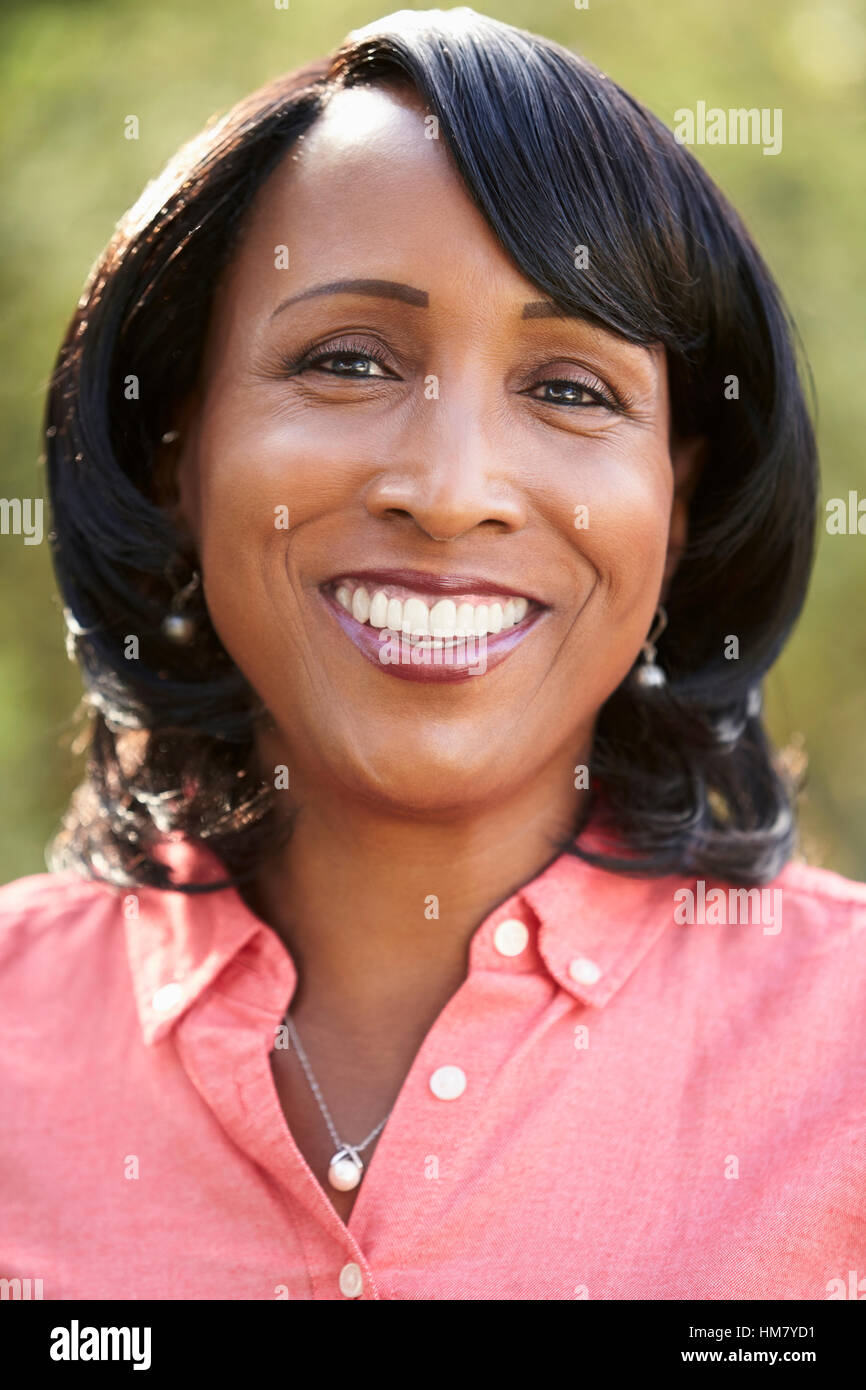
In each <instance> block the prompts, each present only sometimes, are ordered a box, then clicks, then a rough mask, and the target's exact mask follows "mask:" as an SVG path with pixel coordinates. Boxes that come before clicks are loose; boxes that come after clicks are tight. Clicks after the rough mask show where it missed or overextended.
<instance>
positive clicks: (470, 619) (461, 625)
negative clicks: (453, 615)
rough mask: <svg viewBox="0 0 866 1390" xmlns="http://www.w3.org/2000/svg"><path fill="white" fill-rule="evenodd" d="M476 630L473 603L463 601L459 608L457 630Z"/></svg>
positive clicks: (462, 631)
mask: <svg viewBox="0 0 866 1390" xmlns="http://www.w3.org/2000/svg"><path fill="white" fill-rule="evenodd" d="M474 631H475V609H474V608H473V606H472V604H471V603H461V604H459V605H458V608H457V632H458V633H469V632H474Z"/></svg>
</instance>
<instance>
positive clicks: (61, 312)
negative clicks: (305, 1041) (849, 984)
mask: <svg viewBox="0 0 866 1390" xmlns="http://www.w3.org/2000/svg"><path fill="white" fill-rule="evenodd" d="M414 8H419V9H420V8H427V7H426V6H417V7H414ZM384 12H386V11H385V9H384V7H382V6H381V5H378V4H366V3H365V4H362V3H350V2H349V0H326V3H321V0H307V2H306V3H305V2H304V0H290V7H289V8H288V9H281V8H280V9H278V8H277V7H276V5H275V3H274V0H185V2H184V3H182V4H180V5H179V4H178V3H177V0H148V3H134V0H91V3H86V2H85V0H82V2H81V3H75V2H73V3H69V2H68V0H67V3H60V2H59V0H58V2H57V3H41V0H26V3H25V2H24V0H21V3H17V4H16V3H10V0H6V3H5V5H4V7H3V12H2V18H0V72H2V79H0V84H2V93H3V100H2V104H0V122H2V131H3V134H2V155H0V159H2V188H3V195H4V196H3V199H2V203H0V246H2V257H0V265H2V269H0V287H2V296H0V341H2V349H3V356H2V360H3V363H4V367H3V371H2V374H0V410H2V419H3V427H4V444H5V449H4V458H3V472H2V494H3V496H6V497H14V496H18V497H35V496H40V495H44V476H43V473H42V469H41V466H40V464H39V462H38V458H39V453H40V448H41V441H40V421H41V412H42V405H43V397H44V392H45V386H46V382H47V380H48V377H49V374H50V372H51V369H52V365H53V360H54V354H55V352H56V349H57V346H58V343H59V341H60V337H61V334H62V331H63V329H64V327H65V324H66V321H67V320H68V317H69V315H70V313H71V312H72V309H73V307H74V304H75V302H76V300H77V298H78V295H79V293H80V290H81V287H82V285H83V283H84V280H85V277H86V273H87V271H88V270H89V268H90V266H91V264H92V263H93V261H94V260H95V258H96V256H97V255H98V253H99V252H100V250H101V248H102V246H103V245H104V243H105V242H106V241H107V239H108V237H109V235H110V233H111V231H112V228H113V226H114V224H115V222H116V221H117V219H118V218H119V217H120V215H121V214H122V213H123V212H124V210H125V209H126V208H127V207H128V206H129V205H130V204H131V203H132V202H134V200H135V199H136V197H137V196H138V194H139V192H140V190H141V189H142V188H143V186H144V184H145V183H146V181H147V180H148V179H150V178H151V177H153V176H154V175H155V174H156V173H157V172H158V171H159V170H160V169H161V167H162V165H163V164H164V162H165V161H166V159H167V158H168V157H169V156H170V155H171V154H172V153H173V152H174V150H175V149H176V148H177V147H178V145H180V144H181V143H182V142H183V141H184V140H185V139H186V138H187V137H189V136H190V135H192V134H193V133H195V132H196V131H197V130H198V129H200V127H201V126H202V125H203V124H204V123H205V121H206V120H207V119H208V117H210V116H211V115H212V114H213V113H214V112H216V111H222V110H225V109H226V108H227V107H229V106H231V105H232V104H233V103H234V102H235V101H236V100H237V99H238V98H239V97H241V96H243V95H244V94H245V93H246V92H248V91H250V90H251V89H253V88H254V87H256V86H258V85H260V84H261V83H262V82H264V81H265V80H266V79H268V78H269V77H272V76H275V75H277V74H278V73H280V72H283V71H286V70H288V69H289V68H291V67H293V66H295V65H296V64H299V63H301V62H305V61H308V60H309V59H311V58H313V57H315V56H317V55H319V54H322V53H325V52H327V51H329V50H330V49H332V48H333V47H334V46H335V45H336V44H337V43H338V42H339V41H340V40H341V39H342V38H343V37H344V36H345V35H346V33H347V32H348V31H349V30H351V29H353V28H357V27H359V26H361V25H363V24H366V23H368V22H369V21H371V20H373V19H376V18H378V17H379V16H380V15H382V14H383V13H384ZM485 12H487V13H490V14H492V15H494V16H495V17H496V18H498V19H502V20H505V21H507V22H509V23H512V24H516V25H520V26H522V27H524V28H528V29H530V30H533V31H534V32H536V33H540V34H545V35H547V36H549V37H551V38H554V39H557V40H558V41H559V42H561V43H563V44H566V45H568V46H569V47H572V48H575V49H577V50H579V51H581V52H583V53H584V54H585V55H586V56H587V57H588V58H590V59H591V60H592V61H593V62H595V63H596V64H597V65H598V66H599V67H601V68H602V69H603V70H604V71H605V72H607V73H608V74H609V75H610V76H611V77H613V78H615V79H616V80H617V81H618V82H620V83H621V84H622V85H623V86H625V87H626V88H627V89H628V90H630V91H631V92H632V93H634V95H635V96H637V97H638V98H639V99H641V100H642V101H643V102H645V103H646V104H647V105H648V106H650V107H651V108H652V109H653V110H654V111H655V112H656V113H657V114H658V115H659V116H660V117H661V118H662V120H664V121H665V122H666V123H667V124H668V125H671V126H672V125H673V124H674V112H675V111H676V110H677V108H680V107H690V108H694V107H695V105H696V103H697V102H698V101H699V100H703V101H705V102H706V103H707V105H708V106H721V107H723V108H728V107H739V106H745V107H752V106H755V107H758V108H763V107H767V108H771V109H773V108H776V107H780V108H782V110H783V112H784V144H783V149H782V152H781V153H780V154H779V155H778V156H777V157H767V156H764V155H763V154H762V151H761V148H760V147H759V146H701V147H696V148H695V153H696V154H697V155H698V157H699V158H700V159H701V160H702V162H703V163H704V164H705V166H706V167H707V168H708V169H709V171H710V173H711V174H712V175H713V176H714V177H715V178H716V179H717V181H718V182H719V183H720V184H721V186H722V187H723V188H724V189H725V191H726V192H727V193H728V195H729V196H730V197H731V199H732V201H733V202H734V204H735V205H736V206H737V207H738V208H739V210H740V211H741V213H742V215H743V216H744V219H745V221H746V223H747V225H748V226H749V227H750V228H751V230H752V232H753V234H754V235H755V237H756V240H757V242H758V244H759V246H760V247H761V249H762V251H763V252H764V254H765V256H766V258H767V260H768V262H769V264H770V266H771V268H772V269H773V271H774V272H775V274H776V275H777V277H778V280H779V282H780V284H781V287H782V290H783V293H784V294H785V296H786V298H787V300H788V303H789V304H790V306H791V308H792V310H793V313H794V317H795V319H796V320H797V323H798V325H799V329H800V333H801V337H802V340H803V343H804V345H805V350H806V353H807V354H808V358H809V361H810V363H811V368H812V372H813V375H814V381H815V387H816V391H817V398H818V402H819V413H818V430H819V441H820V445H821V451H822V464H823V490H824V497H825V498H829V497H836V496H843V497H844V496H846V495H847V493H848V491H849V489H855V490H856V491H857V492H858V493H859V495H860V496H866V456H864V451H863V448H862V440H863V438H864V435H866V392H864V389H863V384H862V382H861V380H860V372H861V371H863V368H864V357H863V351H862V338H861V335H862V325H863V322H864V298H866V294H864V289H866V286H864V257H863V247H864V245H866V227H864V220H866V211H864V203H863V198H862V190H861V184H862V169H863V147H864V142H863V122H864V103H863V82H864V75H866V19H864V13H863V10H862V8H861V7H860V6H859V5H856V4H854V3H853V0H825V2H822V0H817V2H815V0H813V2H812V3H808V0H761V3H760V4H755V3H754V0H728V3H727V4H724V5H722V4H717V3H710V0H661V3H658V2H657V3H647V2H646V0H589V4H588V6H587V8H585V9H580V8H577V7H576V6H575V5H574V4H569V3H566V0H560V3H552V0H532V3H503V4H500V5H493V6H489V7H485ZM130 114H135V115H137V116H138V118H139V121H140V138H139V140H137V141H134V140H127V139H125V138H124V133H123V130H124V118H125V117H126V116H128V115H130ZM46 529H47V509H46ZM0 566H2V579H3V587H2V599H0V652H2V655H0V766H2V768H3V773H4V796H3V810H2V818H3V819H2V835H0V880H2V881H5V880H7V879H11V878H16V877H19V876H21V875H23V874H25V873H34V872H39V871H41V870H42V868H43V867H44V848H45V844H46V842H47V840H48V838H49V837H50V835H51V834H52V832H53V830H54V828H55V826H56V823H57V820H58V817H59V816H60V814H61V812H62V809H63V806H64V804H65V801H66V798H67V796H68V794H69V791H70V789H71V788H72V786H73V785H74V783H75V782H76V781H77V780H78V776H79V775H80V768H81V765H80V761H76V758H75V757H74V755H73V753H72V751H71V749H70V742H71V740H70V733H71V730H72V727H73V715H74V712H75V708H76V705H77V703H78V700H79V696H80V686H79V681H78V676H77V671H76V668H75V667H74V666H72V665H70V663H69V662H68V661H67V660H66V657H65V653H64V643H63V624H62V619H61V612H60V605H59V601H58V599H57V596H56V594H55V591H54V585H53V579H52V575H51V567H50V559H49V552H48V545H47V543H45V542H44V543H43V544H42V545H32V546H25V545H24V543H23V538H22V537H20V536H2V537H0ZM864 575H866V537H863V536H829V535H827V534H826V531H825V529H824V527H823V525H822V527H821V533H820V541H819V552H818V562H817V567H816V572H815V576H814V579H813V585H812V591H811V597H810V601H809V603H808V605H807V609H806V612H805V614H804V616H803V618H802V620H801V622H800V624H799V627H798V629H797V631H796V633H795V635H794V637H793V638H792V640H791V642H790V644H789V646H788V648H787V649H786V651H785V653H784V655H783V657H782V659H781V661H780V662H779V663H778V665H777V667H776V668H775V670H774V671H773V672H772V674H771V676H770V678H769V680H768V683H767V692H766V693H767V701H768V710H769V722H770V728H771V731H772V733H773V736H774V738H775V739H776V741H777V742H778V743H779V744H782V745H789V744H793V745H794V746H795V748H796V747H802V748H803V749H805V752H806V754H807V755H808V781H807V790H806V793H805V795H804V798H803V801H802V825H803V831H804V841H803V843H804V849H805V850H806V853H807V854H808V857H809V858H810V859H811V860H812V861H813V862H816V863H820V864H824V865H825V866H826V867H828V868H832V869H836V870H838V871H839V872H842V873H846V874H848V875H849V876H851V877H855V878H864V879H866V797H864V771H866V769H864V750H866V688H864V679H863V676H864V671H866V606H864Z"/></svg>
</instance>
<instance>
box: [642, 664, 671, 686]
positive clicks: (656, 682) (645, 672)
mask: <svg viewBox="0 0 866 1390" xmlns="http://www.w3.org/2000/svg"><path fill="white" fill-rule="evenodd" d="M634 678H635V680H636V682H637V684H638V685H639V686H641V687H642V688H643V689H644V690H652V689H658V688H660V687H661V686H663V685H667V683H668V682H667V676H666V675H665V673H664V671H663V670H662V668H661V667H660V666H656V665H655V663H654V662H653V663H651V664H649V665H646V666H638V668H637V670H636V671H635V673H634Z"/></svg>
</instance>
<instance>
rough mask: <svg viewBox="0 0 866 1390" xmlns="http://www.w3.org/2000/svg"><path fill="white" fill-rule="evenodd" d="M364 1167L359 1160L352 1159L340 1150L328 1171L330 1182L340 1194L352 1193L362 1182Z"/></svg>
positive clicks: (343, 1150) (344, 1151)
mask: <svg viewBox="0 0 866 1390" xmlns="http://www.w3.org/2000/svg"><path fill="white" fill-rule="evenodd" d="M363 1171H364V1165H363V1163H362V1162H361V1160H360V1158H359V1159H354V1158H350V1157H349V1155H348V1154H347V1153H346V1150H345V1149H340V1151H339V1152H338V1153H335V1154H334V1157H333V1158H332V1159H331V1166H330V1167H329V1169H328V1182H329V1183H330V1184H331V1186H332V1187H335V1188H336V1189H337V1191H338V1192H351V1191H352V1188H353V1187H357V1186H358V1183H359V1182H360V1181H361V1174H362V1173H363Z"/></svg>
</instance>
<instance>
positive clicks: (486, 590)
mask: <svg viewBox="0 0 866 1390" xmlns="http://www.w3.org/2000/svg"><path fill="white" fill-rule="evenodd" d="M341 579H362V580H369V581H371V582H372V583H378V584H402V585H403V587H404V588H406V589H417V590H418V591H419V592H421V593H424V592H426V593H431V594H511V595H512V596H513V597H514V598H527V599H530V600H531V601H532V602H533V603H538V604H540V605H541V606H542V607H545V608H546V607H547V604H545V602H544V600H543V599H540V598H536V597H535V595H534V594H531V593H530V592H529V590H528V589H515V588H513V587H512V585H510V584H504V583H502V581H501V580H499V579H483V578H482V577H481V576H480V575H477V574H431V573H430V572H428V571H427V570H413V569H344V570H340V571H339V573H337V574H334V575H332V576H331V578H330V579H327V580H325V583H326V584H338V583H339V582H340V580H341Z"/></svg>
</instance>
